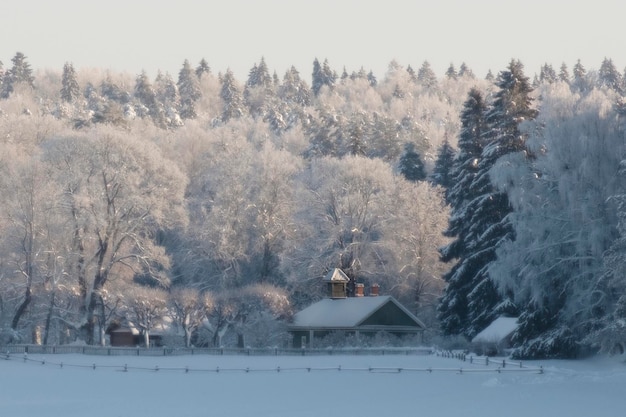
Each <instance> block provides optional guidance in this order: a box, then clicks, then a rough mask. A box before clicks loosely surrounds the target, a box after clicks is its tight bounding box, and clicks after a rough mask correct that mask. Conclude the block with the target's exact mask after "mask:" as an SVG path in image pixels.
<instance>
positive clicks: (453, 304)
mask: <svg viewBox="0 0 626 417" xmlns="http://www.w3.org/2000/svg"><path fill="white" fill-rule="evenodd" d="M485 111H486V104H485V101H484V99H483V95H482V94H481V93H480V91H478V90H477V89H474V88H473V89H471V90H470V92H469V94H468V98H467V100H466V101H465V103H464V105H463V110H462V112H461V132H460V135H459V141H458V146H459V151H458V154H457V156H456V157H455V159H454V163H453V166H452V171H451V173H450V175H451V177H452V184H453V185H452V187H450V188H449V189H448V191H447V193H446V199H447V202H448V204H449V205H450V207H451V212H450V220H449V225H448V228H447V230H446V231H445V233H444V234H445V235H446V236H448V237H451V238H454V240H453V241H452V242H450V243H449V244H448V245H446V246H445V247H443V248H442V249H441V250H440V252H441V260H442V261H443V262H450V261H453V260H457V262H456V263H455V264H454V266H453V267H452V269H451V270H450V271H448V272H447V273H446V274H445V275H444V276H443V278H444V281H446V282H447V286H446V288H445V290H444V294H443V297H442V298H441V301H440V303H439V306H438V318H439V321H440V325H441V330H442V332H443V333H444V334H447V335H452V334H463V333H464V332H465V331H466V329H467V327H468V326H469V324H468V322H469V318H468V306H467V304H468V301H467V296H468V294H469V293H470V291H471V290H472V285H473V283H474V282H473V279H472V278H473V274H474V273H475V268H474V266H473V265H472V264H471V263H470V261H471V258H470V255H471V254H472V252H471V247H470V242H469V241H468V239H469V237H470V233H471V224H470V223H469V221H470V220H471V213H470V212H469V211H468V210H467V206H468V203H469V201H472V200H473V199H474V198H475V197H476V196H477V192H476V190H474V189H472V188H471V184H472V183H473V182H474V179H475V177H476V175H477V171H478V162H479V161H480V157H481V154H482V150H483V135H484V133H485V130H486V124H485V119H484V117H485Z"/></svg>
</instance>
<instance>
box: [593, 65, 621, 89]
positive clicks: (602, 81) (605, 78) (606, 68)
mask: <svg viewBox="0 0 626 417" xmlns="http://www.w3.org/2000/svg"><path fill="white" fill-rule="evenodd" d="M598 86H600V87H607V88H610V89H611V90H613V91H615V92H617V93H621V92H622V75H621V74H620V72H619V71H618V70H617V68H616V67H615V64H613V60H612V59H609V58H604V60H603V61H602V65H600V70H599V71H598Z"/></svg>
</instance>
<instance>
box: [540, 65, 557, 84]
mask: <svg viewBox="0 0 626 417" xmlns="http://www.w3.org/2000/svg"><path fill="white" fill-rule="evenodd" d="M556 80H557V77H556V71H554V68H552V65H550V64H544V65H543V66H542V67H541V71H540V72H539V81H541V82H542V83H548V84H552V83H555V82H556Z"/></svg>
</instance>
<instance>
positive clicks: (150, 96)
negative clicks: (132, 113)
mask: <svg viewBox="0 0 626 417" xmlns="http://www.w3.org/2000/svg"><path fill="white" fill-rule="evenodd" d="M135 98H136V99H137V100H138V101H139V103H140V105H141V106H142V107H143V108H145V111H140V112H139V114H140V115H141V116H149V117H150V118H152V121H153V122H154V124H155V125H157V126H158V127H160V128H165V127H167V125H166V123H165V113H164V111H163V108H162V105H161V103H159V101H158V100H157V96H156V92H155V91H154V88H153V87H152V83H151V82H150V79H149V78H148V75H147V74H146V72H145V71H142V72H141V74H139V75H138V76H137V79H136V80H135ZM143 113H146V114H143Z"/></svg>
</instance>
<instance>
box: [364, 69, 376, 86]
mask: <svg viewBox="0 0 626 417" xmlns="http://www.w3.org/2000/svg"><path fill="white" fill-rule="evenodd" d="M367 81H369V82H370V86H372V87H376V86H377V85H378V80H377V79H376V76H375V75H374V73H373V72H372V71H370V72H368V73H367Z"/></svg>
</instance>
